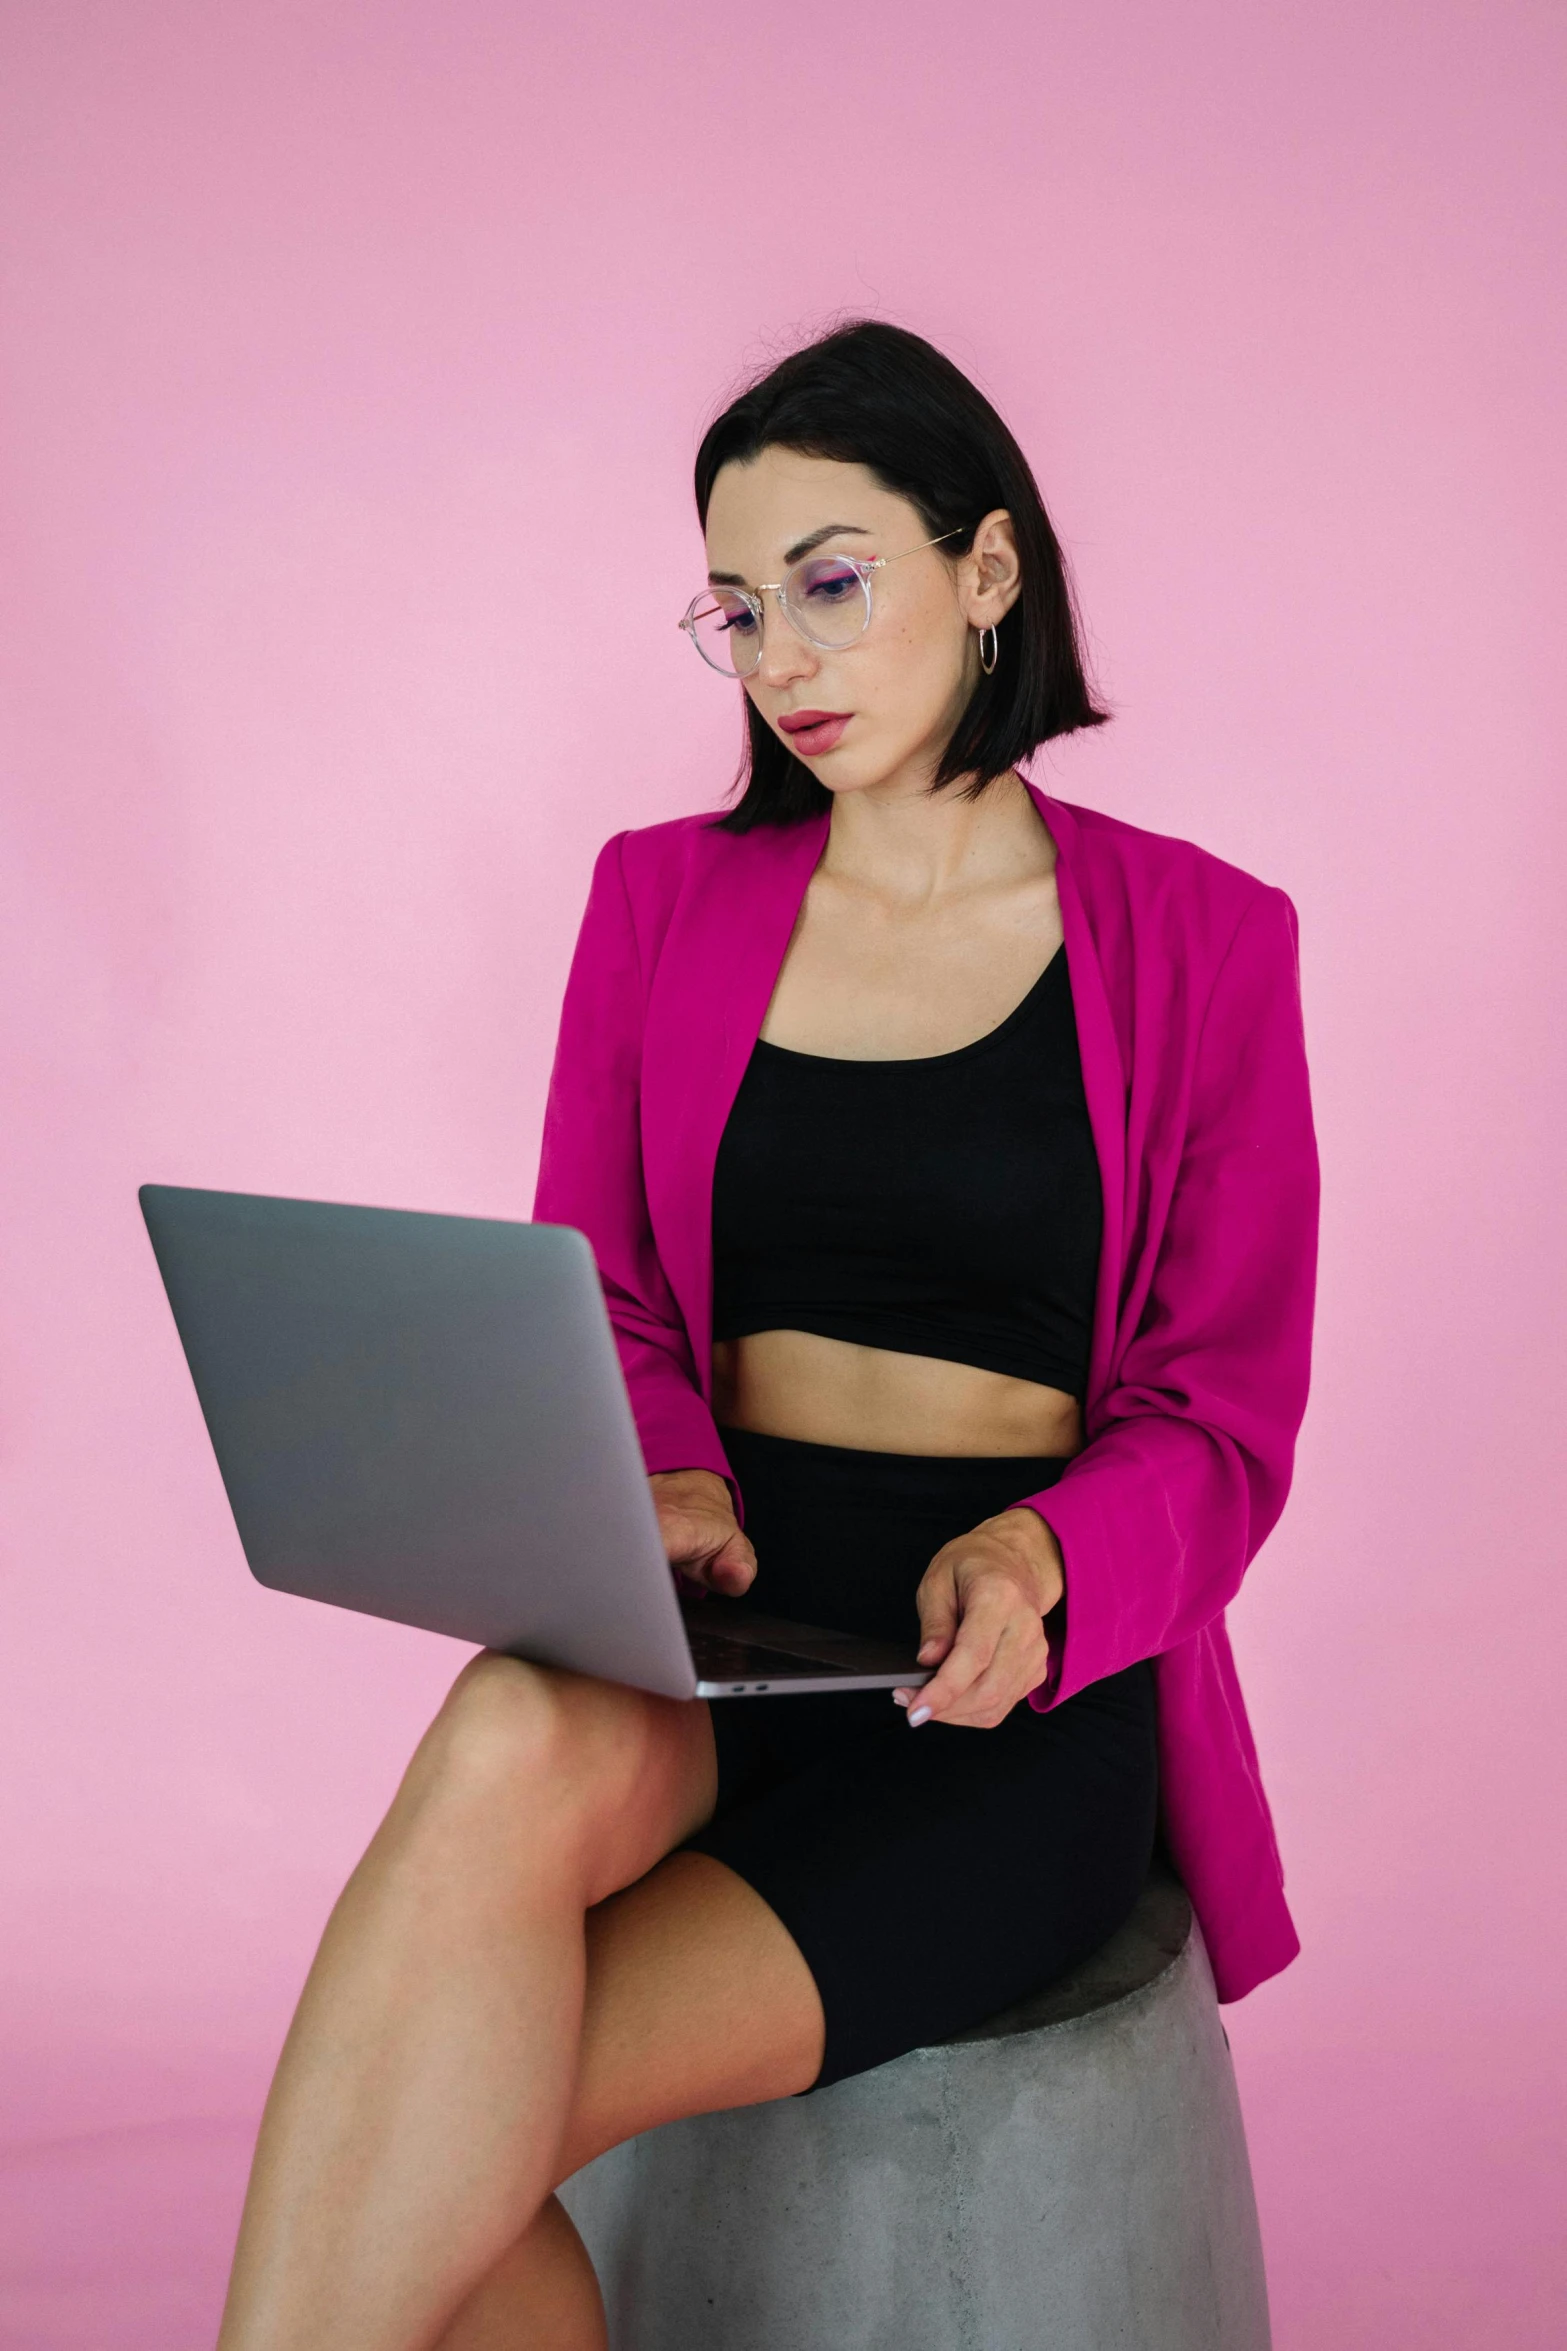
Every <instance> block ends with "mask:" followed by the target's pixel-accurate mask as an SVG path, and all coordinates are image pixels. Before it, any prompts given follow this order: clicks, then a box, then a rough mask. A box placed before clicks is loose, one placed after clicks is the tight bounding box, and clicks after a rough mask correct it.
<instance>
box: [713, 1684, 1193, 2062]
mask: <svg viewBox="0 0 1567 2351" xmlns="http://www.w3.org/2000/svg"><path fill="white" fill-rule="evenodd" d="M778 1703H779V1704H780V1706H783V1705H788V1706H798V1707H804V1706H806V1705H807V1704H808V1703H809V1701H807V1700H804V1699H789V1700H780V1701H778ZM844 1703H845V1704H847V1703H848V1702H847V1701H845V1702H844ZM797 1719H798V1720H799V1722H800V1725H801V1727H802V1729H803V1728H804V1727H805V1723H804V1717H803V1716H802V1717H800V1718H797ZM767 1761H768V1762H771V1763H772V1768H771V1769H769V1768H767V1764H766V1763H765V1762H764V1765H763V1766H762V1767H761V1768H759V1769H758V1770H756V1771H754V1772H753V1773H752V1774H751V1775H750V1776H749V1777H748V1778H747V1779H746V1780H745V1781H744V1782H742V1783H741V1787H740V1789H739V1791H738V1792H737V1794H736V1796H735V1798H734V1799H733V1800H732V1801H730V1800H724V1801H721V1802H720V1804H719V1806H718V1809H717V1811H716V1813H715V1815H714V1818H713V1819H712V1821H711V1822H709V1823H708V1824H707V1825H705V1826H704V1827H703V1828H701V1829H699V1830H697V1831H694V1832H693V1834H692V1836H691V1837H690V1838H689V1839H688V1840H687V1847H686V1849H687V1850H689V1851H695V1852H700V1853H703V1854H706V1855H708V1856H709V1857H710V1858H713V1859H716V1860H720V1861H723V1862H725V1863H726V1864H727V1865H728V1866H729V1867H730V1868H731V1869H732V1870H734V1871H735V1873H736V1874H737V1875H738V1876H741V1877H743V1878H744V1879H745V1881H746V1883H747V1884H748V1885H749V1886H751V1887H752V1888H753V1889H754V1891H755V1892H756V1893H758V1894H759V1895H760V1896H761V1897H762V1899H763V1900H764V1901H765V1902H766V1903H767V1904H768V1906H769V1907H770V1908H771V1909H772V1910H773V1911H774V1912H775V1913H776V1915H777V1916H778V1918H779V1919H780V1921H781V1922H782V1923H783V1924H784V1925H785V1926H786V1927H787V1929H788V1931H789V1933H790V1935H791V1937H792V1939H793V1940H794V1942H795V1943H796V1944H797V1945H798V1947H799V1949H800V1952H801V1954H802V1956H803V1958H804V1959H805V1962H806V1964H807V1966H808V1967H809V1969H810V1972H811V1975H812V1978H813V1981H814V1982H815V1983H816V1985H817V1988H818V1991H819V1993H820V1996H821V1999H822V2003H823V2009H824V2013H825V2016H826V2020H827V2031H826V2041H825V2053H824V2059H823V2065H822V2069H821V2072H820V2075H819V2076H818V2077H817V2079H816V2081H815V2083H814V2084H813V2085H812V2086H815V2087H825V2086H826V2084H828V2083H829V2082H833V2081H837V2080H840V2079H841V2078H842V2077H843V2076H844V2075H846V2074H850V2073H857V2072H861V2071H863V2070H864V2069H865V2068H866V2067H868V2066H872V2065H879V2064H882V2063H884V2062H885V2061H886V2060H887V2059H889V2058H892V2057H896V2056H899V2055H901V2054H902V2053H903V2052H904V2051H905V2050H908V2049H912V2048H918V2047H921V2046H924V2045H927V2044H929V2043H931V2042H935V2041H941V2040H945V2039H947V2038H949V2037H950V2036H951V2034H953V2033H955V2032H960V2031H963V2030H964V2029H965V2028H967V2027H968V2026H970V2025H974V2024H978V2023H980V2022H982V2021H983V2019H984V2018H985V2017H987V2016H992V2015H995V2014H996V2013H997V2012H998V2011H999V2010H1001V2009H1003V2008H1007V2007H1010V2006H1011V2005H1012V2003H1013V2002H1014V2001H1016V2000H1019V1999H1022V1998H1024V1997H1025V1996H1026V1995H1027V1994H1029V1993H1030V1992H1033V1991H1036V1990H1038V1989H1039V1988H1041V1987H1042V1986H1043V1985H1044V1984H1046V1983H1048V1982H1049V1981H1050V1980H1051V1979H1052V1978H1053V1977H1055V1976H1057V1975H1060V1974H1061V1973H1063V1972H1064V1971H1065V1970H1066V1969H1068V1968H1070V1967H1072V1966H1073V1965H1075V1964H1076V1962H1077V1961H1078V1960H1080V1959H1082V1958H1085V1957H1086V1956H1087V1955H1088V1953H1089V1952H1090V1951H1092V1950H1094V1949H1095V1948H1096V1947H1097V1946H1098V1945H1099V1944H1100V1943H1102V1942H1103V1941H1104V1940H1105V1938H1106V1937H1107V1936H1108V1935H1110V1934H1111V1933H1113V1932H1114V1930H1115V1928H1116V1927H1117V1926H1118V1925H1119V1924H1120V1922H1121V1920H1122V1919H1123V1918H1124V1917H1125V1916H1126V1914H1127V1912H1128V1911H1129V1910H1130V1909H1131V1907H1132V1905H1133V1903H1134V1902H1135V1900H1136V1898H1137V1894H1138V1891H1139V1889H1140V1887H1141V1885H1142V1882H1143V1878H1144V1876H1145V1874H1146V1871H1147V1867H1148V1863H1149V1859H1150V1856H1151V1852H1152V1848H1153V1840H1154V1835H1155V1830H1156V1825H1157V1811H1158V1757H1157V1717H1156V1702H1155V1694H1154V1681H1153V1672H1152V1668H1151V1667H1150V1666H1149V1665H1147V1664H1143V1665H1139V1666H1135V1667H1132V1668H1130V1669H1129V1670H1128V1671H1127V1672H1126V1673H1125V1674H1121V1675H1117V1676H1115V1677H1113V1678H1112V1679H1110V1680H1108V1681H1105V1682H1101V1683H1097V1684H1094V1685H1092V1686H1091V1687H1090V1688H1089V1689H1087V1690H1084V1691H1081V1692H1079V1693H1078V1695H1077V1696H1076V1697H1074V1698H1072V1699H1069V1700H1068V1701H1067V1702H1066V1703H1065V1704H1064V1705H1062V1706H1060V1707H1057V1708H1054V1709H1053V1710H1052V1711H1051V1712H1049V1713H1047V1714H1035V1713H1033V1711H1032V1710H1031V1709H1030V1708H1028V1707H1027V1706H1019V1707H1017V1708H1014V1710H1013V1712H1012V1714H1011V1715H1009V1716H1008V1717H1007V1719H1006V1721H1005V1722H1003V1723H1002V1724H1000V1725H999V1726H998V1727H997V1728H996V1729H994V1730H983V1731H981V1730H969V1729H959V1728H955V1727H953V1726H951V1725H948V1724H944V1723H934V1724H929V1725H927V1726H926V1727H925V1728H923V1729H920V1730H912V1731H911V1730H910V1729H909V1727H908V1725H907V1724H906V1723H905V1722H904V1721H903V1720H902V1718H901V1717H899V1716H896V1715H894V1716H893V1717H892V1720H891V1722H890V1723H887V1724H886V1725H885V1726H884V1727H882V1728H880V1729H878V1728H876V1727H875V1725H874V1723H873V1722H872V1720H871V1719H870V1718H864V1720H863V1727H853V1728H851V1726H850V1725H849V1723H848V1722H847V1721H846V1723H845V1726H844V1731H843V1733H842V1735H840V1736H839V1737H836V1738H832V1737H828V1736H827V1735H825V1733H824V1736H823V1742H822V1745H821V1747H820V1749H819V1751H818V1752H816V1753H814V1754H813V1753H811V1752H810V1751H809V1748H806V1749H805V1750H804V1751H802V1752H800V1753H798V1754H797V1755H796V1756H795V1757H794V1758H793V1759H792V1768H791V1767H790V1765H789V1763H788V1762H787V1761H786V1762H785V1763H784V1767H783V1768H781V1769H780V1768H779V1765H778V1762H777V1761H774V1760H773V1759H767Z"/></svg>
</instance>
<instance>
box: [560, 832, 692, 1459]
mask: <svg viewBox="0 0 1567 2351" xmlns="http://www.w3.org/2000/svg"><path fill="white" fill-rule="evenodd" d="M624 839H625V835H624V834H623V833H617V834H616V835H615V837H614V838H613V840H610V841H608V842H606V843H605V845H604V847H603V849H602V850H601V851H600V852H599V856H598V860H597V863H596V864H595V866H594V868H593V880H592V884H591V886H590V888H589V891H588V903H587V908H586V911H585V912H584V914H583V917H582V928H581V931H580V932H579V934H578V938H577V945H576V951H575V953H574V954H573V956H572V961H571V969H570V972H569V973H568V975H567V980H566V993H565V997H564V999H563V1001H562V1005H561V1018H560V1035H559V1039H558V1041H557V1044H556V1047H555V1061H554V1067H553V1069H552V1070H551V1073H550V1085H549V1094H548V1097H547V1099H546V1102H545V1110H544V1136H543V1143H542V1147H541V1150H540V1154H539V1180H538V1186H537V1189H536V1191H535V1193H534V1201H533V1214H534V1218H535V1221H536V1222H538V1223H541V1224H565V1225H574V1226H575V1227H576V1228H577V1230H578V1231H579V1232H582V1233H585V1234H586V1235H587V1238H588V1240H589V1241H590V1243H591V1244H592V1248H593V1254H594V1257H595V1259H596V1260H597V1263H598V1270H599V1279H600V1281H601V1282H602V1284H603V1288H604V1299H605V1304H606V1305H607V1307H608V1309H609V1319H610V1325H611V1328H612V1329H613V1331H614V1334H615V1343H616V1346H617V1347H618V1349H619V1352H620V1362H621V1368H622V1370H623V1371H624V1373H625V1376H626V1386H627V1388H628V1390H629V1391H630V1396H631V1409H632V1414H633V1416H634V1418H635V1420H636V1424H637V1435H638V1436H639V1438H640V1439H641V1442H642V1451H643V1455H644V1457H645V1459H646V1462H647V1467H648V1470H649V1472H650V1473H651V1472H654V1471H658V1470H664V1469H711V1470H714V1471H716V1472H717V1474H718V1475H719V1476H720V1477H721V1478H725V1479H727V1480H728V1482H729V1484H730V1487H731V1490H732V1491H734V1492H735V1494H736V1501H737V1504H738V1489H737V1488H736V1487H735V1481H734V1478H733V1476H732V1474H731V1472H730V1468H729V1463H728V1461H727V1460H726V1459H725V1456H724V1450H723V1447H722V1445H721V1444H720V1443H719V1440H718V1431H717V1429H716V1427H715V1425H714V1422H713V1416H712V1414H711V1412H710V1411H709V1410H708V1407H707V1404H706V1402H705V1401H704V1399H703V1396H702V1392H701V1387H700V1384H699V1382H698V1378H697V1372H696V1365H695V1362H694V1359H693V1357H692V1352H691V1341H690V1336H689V1334H688V1332H687V1330H686V1326H685V1322H684V1320H683V1318H682V1316H681V1313H680V1309H679V1306H678V1305H677V1303H676V1300H675V1296H674V1293H673V1291H672V1290H671V1288H670V1285H669V1281H668V1278H667V1276H666V1275H665V1272H664V1268H663V1266H662V1264H661V1263H660V1261H659V1255H658V1248H657V1245H656V1243H655V1241H654V1238H653V1228H652V1224H651V1221H650V1219H649V1216H648V1207H647V1193H646V1189H645V1186H644V1183H643V1174H642V1119H641V1092H642V1031H643V1020H644V1014H645V1009H646V1003H647V974H646V972H645V971H644V969H643V961H642V955H641V951H640V948H639V944H638V939H637V930H636V924H635V922H634V920H633V916H632V910H631V902H630V899H629V896H628V894H627V890H626V879H625V871H624V866H623V863H622V843H623V841H624Z"/></svg>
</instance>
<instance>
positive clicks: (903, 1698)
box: [892, 1690, 909, 1706]
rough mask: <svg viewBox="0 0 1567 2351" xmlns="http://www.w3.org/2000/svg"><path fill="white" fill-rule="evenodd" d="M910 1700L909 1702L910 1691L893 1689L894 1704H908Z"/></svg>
mask: <svg viewBox="0 0 1567 2351" xmlns="http://www.w3.org/2000/svg"><path fill="white" fill-rule="evenodd" d="M908 1702H909V1693H908V1691H907V1690H894V1691H893V1693H892V1703H893V1704H894V1706H907V1704H908Z"/></svg>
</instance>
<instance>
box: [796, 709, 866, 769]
mask: <svg viewBox="0 0 1567 2351" xmlns="http://www.w3.org/2000/svg"><path fill="white" fill-rule="evenodd" d="M853 715H854V713H853V712H852V711H850V710H789V711H785V713H784V715H783V716H782V717H781V718H780V719H779V721H778V724H779V726H780V727H781V728H782V730H783V732H784V733H785V734H786V735H787V736H788V738H789V748H790V750H791V751H798V752H799V753H800V755H801V757H802V758H804V759H819V758H820V757H821V755H822V753H823V752H824V751H835V750H836V749H837V747H838V744H839V742H840V740H841V739H842V736H843V730H844V728H845V727H846V726H847V725H848V723H849V721H850V719H851V718H852V717H853Z"/></svg>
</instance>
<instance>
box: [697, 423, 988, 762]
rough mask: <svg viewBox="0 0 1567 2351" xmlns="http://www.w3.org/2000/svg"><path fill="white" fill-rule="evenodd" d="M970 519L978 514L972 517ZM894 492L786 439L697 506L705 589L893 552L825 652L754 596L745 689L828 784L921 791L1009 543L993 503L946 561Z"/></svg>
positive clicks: (724, 479) (969, 688) (975, 663)
mask: <svg viewBox="0 0 1567 2351" xmlns="http://www.w3.org/2000/svg"><path fill="white" fill-rule="evenodd" d="M975 519H976V520H978V519H979V518H977V517H976V518H975ZM930 535H931V534H930V532H929V531H928V530H927V528H926V526H925V524H924V522H923V521H922V520H921V518H920V516H919V515H918V513H917V512H916V511H915V509H914V508H913V507H912V506H911V505H910V504H909V502H908V500H907V499H906V498H900V497H899V496H898V495H897V493H896V492H895V491H892V490H888V489H885V488H884V487H883V486H882V484H881V483H880V482H879V481H878V480H877V479H876V477H875V475H874V474H873V473H871V472H870V471H869V470H868V468H867V467H865V466H863V465H845V464H843V463H841V462H840V461H839V460H838V459H836V458H832V457H805V456H802V455H801V454H800V453H799V452H798V451H797V450H794V449H779V448H772V449H764V450H763V451H762V453H761V455H760V456H759V457H756V458H754V459H752V460H751V462H750V463H749V464H746V465H738V464H735V465H726V466H724V467H723V468H722V469H721V471H720V473H719V475H718V479H717V480H716V482H715V483H714V485H713V494H712V497H711V499H710V500H709V503H708V510H707V560H708V565H709V575H708V576H709V578H710V580H711V581H712V583H713V585H714V586H719V585H729V586H742V587H747V588H753V589H754V588H755V587H757V586H758V584H759V583H760V582H762V581H764V580H779V579H782V577H783V575H784V573H785V572H786V571H787V570H788V569H789V566H790V565H791V564H792V563H797V562H799V561H800V559H801V557H802V556H803V555H806V554H811V555H817V554H825V555H853V556H856V557H859V558H861V559H862V560H865V561H870V560H872V559H873V558H875V557H876V556H878V555H884V556H887V557H889V558H891V557H899V558H902V559H903V560H901V561H896V562H894V561H889V562H888V565H887V568H886V570H885V571H878V572H875V573H873V574H872V579H871V602H872V613H871V624H870V627H869V628H868V629H867V630H866V632H865V634H864V635H863V636H862V637H858V638H856V639H855V641H854V643H853V644H851V645H846V646H843V647H840V648H838V649H837V650H834V651H831V652H824V651H823V650H821V649H820V648H819V647H817V646H815V645H809V644H807V643H806V641H805V639H804V638H803V637H801V636H799V635H798V634H797V633H796V631H795V630H794V629H793V628H791V626H790V625H789V622H788V621H787V620H786V619H785V618H784V616H783V615H782V613H781V612H780V611H779V609H778V600H777V598H776V597H775V596H773V595H768V596H765V597H764V598H763V600H762V601H763V608H764V616H765V617H764V621H763V628H762V651H761V660H760V662H759V663H758V665H757V667H756V668H755V669H754V670H753V671H752V673H751V675H750V676H749V677H748V678H746V679H745V681H744V684H745V690H746V692H747V693H748V694H749V695H750V697H751V700H752V701H753V702H754V703H755V705H756V707H757V709H758V710H759V711H760V713H761V715H762V717H763V718H764V719H765V720H766V721H767V724H768V725H769V726H770V727H771V728H772V729H773V731H774V733H775V734H776V735H778V737H779V738H780V740H781V741H782V742H784V743H786V744H787V745H788V747H789V749H790V750H791V751H792V752H793V753H794V754H795V755H796V757H797V758H800V759H802V760H804V762H805V764H806V765H807V766H808V767H809V769H810V770H811V773H812V774H813V775H815V776H818V777H819V778H820V779H821V781H822V782H823V783H824V784H825V785H826V787H827V789H828V790H829V791H830V792H845V791H848V792H856V791H875V790H876V789H877V788H878V787H881V786H891V787H893V788H894V789H895V790H898V789H901V788H902V787H904V786H908V787H911V788H919V789H923V788H924V787H925V786H926V785H927V784H928V783H929V781H930V776H931V773H932V772H933V770H934V768H935V766H936V763H937V761H938V760H939V759H940V757H941V754H942V752H943V750H944V749H945V748H946V745H947V743H948V741H949V739H950V737H951V735H952V731H953V729H954V727H955V726H956V725H957V722H958V719H959V718H960V716H961V715H962V712H963V710H964V707H965V706H966V704H967V702H968V699H969V696H970V694H971V693H972V692H973V690H974V684H975V680H976V679H977V678H978V676H979V674H980V673H979V655H978V636H977V634H976V632H977V631H978V630H979V629H981V628H985V627H988V626H990V625H991V624H992V623H994V622H996V621H999V620H1000V619H1001V617H1002V615H1003V614H1004V613H1005V612H1007V611H1008V610H1009V609H1010V607H1011V605H1012V604H1013V602H1014V601H1015V600H1016V597H1017V592H1018V566H1017V551H1016V548H1015V546H1014V544H1013V538H1012V525H1011V523H1010V521H1009V520H1008V518H1007V516H1006V515H1005V514H1004V513H1000V512H997V513H994V514H990V515H987V516H985V517H984V518H983V522H982V524H981V528H980V529H979V530H978V531H977V532H976V533H975V538H974V545H973V549H972V551H971V552H970V553H969V554H967V555H964V556H962V557H960V558H959V559H958V560H957V561H956V562H953V561H950V560H949V559H948V557H947V555H946V552H945V549H944V548H942V547H925V548H923V549H922V550H921V551H920V552H919V553H917V554H916V553H913V552H911V550H913V549H916V548H919V547H920V542H921V541H922V540H924V539H928V538H929V537H930Z"/></svg>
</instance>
